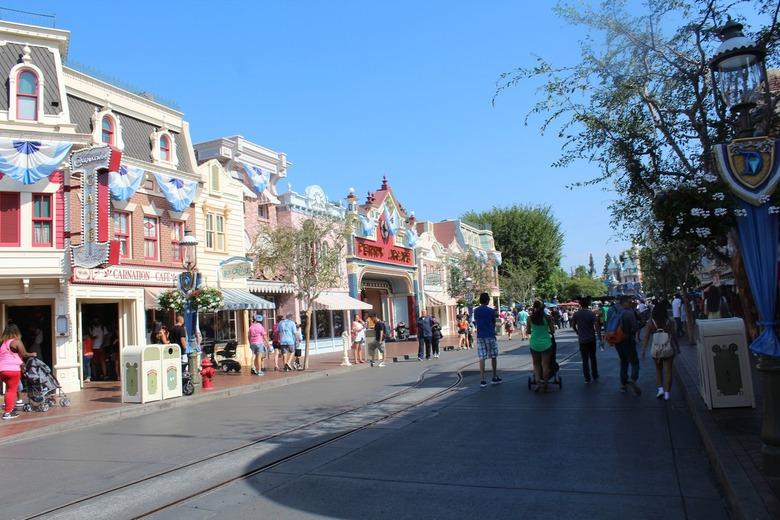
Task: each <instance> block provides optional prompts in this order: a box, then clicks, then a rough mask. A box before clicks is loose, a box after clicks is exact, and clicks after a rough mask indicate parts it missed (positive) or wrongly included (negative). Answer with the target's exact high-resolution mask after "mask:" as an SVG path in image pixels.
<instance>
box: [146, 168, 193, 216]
mask: <svg viewBox="0 0 780 520" xmlns="http://www.w3.org/2000/svg"><path fill="white" fill-rule="evenodd" d="M154 178H155V179H156V180H157V185H158V186H159V187H160V191H161V192H162V193H163V195H165V199H166V200H167V201H168V202H169V203H170V205H171V207H172V208H173V210H174V211H184V210H185V209H187V206H189V205H190V203H191V202H192V200H193V199H194V198H195V192H196V191H197V189H198V183H197V182H196V181H191V180H187V179H179V178H178V177H172V176H170V175H166V174H164V173H158V172H154Z"/></svg>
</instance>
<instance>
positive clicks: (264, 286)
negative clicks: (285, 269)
mask: <svg viewBox="0 0 780 520" xmlns="http://www.w3.org/2000/svg"><path fill="white" fill-rule="evenodd" d="M246 286H247V288H248V289H249V290H250V291H252V292H256V293H266V294H277V293H287V294H291V293H294V292H295V289H294V288H293V286H292V285H291V284H289V283H285V282H275V281H273V280H247V281H246Z"/></svg>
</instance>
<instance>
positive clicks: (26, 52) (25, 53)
mask: <svg viewBox="0 0 780 520" xmlns="http://www.w3.org/2000/svg"><path fill="white" fill-rule="evenodd" d="M30 52H32V50H31V49H30V46H29V45H25V46H24V47H23V48H22V61H23V62H25V63H30V62H31V61H32V58H31V57H30Z"/></svg>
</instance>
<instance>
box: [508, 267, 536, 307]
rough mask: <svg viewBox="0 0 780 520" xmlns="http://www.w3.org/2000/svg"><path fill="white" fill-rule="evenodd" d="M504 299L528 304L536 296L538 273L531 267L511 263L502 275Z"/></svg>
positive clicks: (509, 301)
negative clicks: (535, 285) (535, 286)
mask: <svg viewBox="0 0 780 520" xmlns="http://www.w3.org/2000/svg"><path fill="white" fill-rule="evenodd" d="M500 279H501V284H500V286H501V295H502V299H503V300H504V301H506V302H508V303H510V304H512V303H522V304H524V305H528V304H530V303H531V300H532V299H533V297H534V283H535V281H536V280H535V279H536V275H535V273H534V271H533V270H532V269H530V268H523V267H517V266H514V265H510V266H509V268H508V269H507V270H506V271H505V274H503V275H501V278H500Z"/></svg>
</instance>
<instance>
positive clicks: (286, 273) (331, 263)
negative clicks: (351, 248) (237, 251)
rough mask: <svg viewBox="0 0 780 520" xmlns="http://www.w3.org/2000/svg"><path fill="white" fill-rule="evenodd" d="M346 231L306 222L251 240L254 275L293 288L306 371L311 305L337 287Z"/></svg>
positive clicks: (265, 232)
mask: <svg viewBox="0 0 780 520" xmlns="http://www.w3.org/2000/svg"><path fill="white" fill-rule="evenodd" d="M345 243H346V241H345V229H344V228H343V227H342V224H341V223H338V222H336V221H334V220H330V219H327V218H325V217H319V218H317V219H313V218H310V219H306V220H304V221H303V222H301V223H300V225H292V226H278V227H273V228H272V227H270V226H269V227H264V228H262V229H261V230H260V231H259V232H258V234H257V236H256V237H255V240H254V245H253V247H252V250H251V254H252V256H253V258H254V259H255V271H256V272H263V271H266V272H269V271H270V272H272V273H274V278H275V279H276V280H280V281H283V282H287V283H289V284H290V285H292V287H293V289H294V290H295V293H296V297H297V298H298V300H299V301H300V302H301V304H302V306H303V308H304V310H305V312H306V327H305V331H304V338H305V341H306V349H305V353H304V360H303V368H304V370H306V369H308V368H309V352H310V345H311V324H312V313H313V310H314V301H315V300H316V299H317V297H319V296H320V294H322V292H323V291H325V290H327V289H330V288H333V287H337V286H339V285H340V284H341V283H342V281H343V274H342V272H341V261H342V251H343V249H344V246H345Z"/></svg>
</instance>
